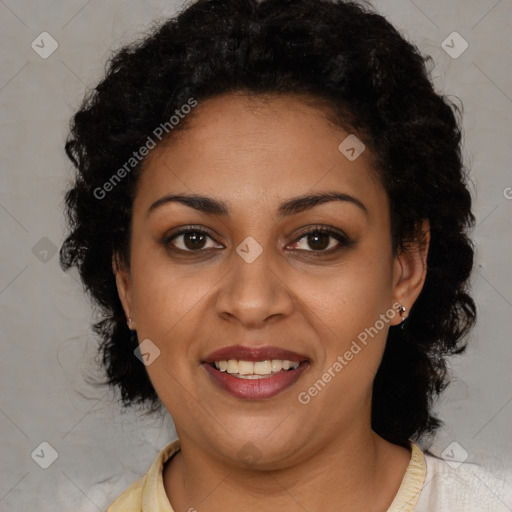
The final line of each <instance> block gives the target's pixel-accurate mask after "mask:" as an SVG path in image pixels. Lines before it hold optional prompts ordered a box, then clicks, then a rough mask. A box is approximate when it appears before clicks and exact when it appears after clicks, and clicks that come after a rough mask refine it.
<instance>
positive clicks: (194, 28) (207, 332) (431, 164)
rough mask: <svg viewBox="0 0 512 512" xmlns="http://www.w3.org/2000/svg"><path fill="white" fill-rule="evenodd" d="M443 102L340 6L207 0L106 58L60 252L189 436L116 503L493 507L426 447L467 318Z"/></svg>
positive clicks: (134, 378)
mask: <svg viewBox="0 0 512 512" xmlns="http://www.w3.org/2000/svg"><path fill="white" fill-rule="evenodd" d="M456 114H457V108H456V107H455V106H454V105H452V104H451V103H449V102H448V101H447V100H446V98H444V97H443V96H441V95H438V94H436V93H435V91H434V90H433V87H432V84H431V81H430V79H429V76H428V73H427V71H426V68H425V59H424V58H423V57H422V56H421V55H420V53H419V51H418V50H417V49H416V48H415V47H414V46H412V45H411V44H410V43H408V42H406V41H405V40H404V39H403V38H402V37H401V36H400V35H399V34H398V32H397V31H396V30H395V29H394V28H393V27H392V26H391V25H390V24H389V23H388V22H387V21H386V20H385V19H384V18H383V17H382V16H379V15H377V14H375V13H374V12H372V10H371V9H370V8H368V7H363V6H361V5H358V4H356V3H353V2H344V1H328V0H298V1H294V2H291V1H289V0H263V1H261V2H259V1H256V0H200V1H197V2H195V3H193V4H191V5H190V6H188V7H187V8H186V9H184V10H183V11H182V12H181V13H180V14H179V15H178V16H177V17H176V18H174V19H171V20H167V21H166V22H165V23H163V24H162V25H161V26H160V27H157V28H156V29H155V30H154V31H153V32H152V34H150V35H148V36H147V37H145V38H144V39H143V40H141V41H140V42H137V43H134V44H132V45H131V46H128V47H125V48H123V49H121V50H120V51H119V52H118V53H117V54H116V55H115V56H114V57H113V59H112V61H111V63H110V67H109V69H108V71H107V74H106V76H105V78H104V79H103V80H102V81H101V83H100V84H99V85H98V86H97V87H96V89H95V90H94V91H93V92H92V94H91V95H90V96H89V97H88V98H87V99H86V100H85V102H84V104H83V106H82V108H81V109H80V110H79V111H78V112H77V113H76V115H75V116H74V118H73V124H72V130H71V134H70V136H69V139H68V141H67V144H66V151H67V154H68V156H69V157H70V159H71V160H72V162H73V163H74V165H75V166H76V168H77V170H78V172H77V175H76V181H75V183H74V185H73V187H72V188H71V189H70V190H69V192H68V194H67V196H66V202H67V213H68V218H69V223H70V227H71V231H70V234H69V236H68V238H67V239H66V241H65V243H64V245H63V247H62V250H61V262H62V265H63V267H64V268H69V267H71V266H77V267H78V268H79V270H80V274H81V278H82V280H83V282H84V284H85V286H86V288H87V289H88V291H89V292H90V293H91V295H92V297H93V298H94V299H95V300H96V301H97V303H98V304H99V305H100V306H101V307H102V311H103V315H104V316H103V319H102V320H101V321H100V322H98V323H97V324H95V326H94V328H95V331H96V333H97V334H98V335H99V336H100V338H101V347H100V348H101V351H102V354H103V362H104V365H105V369H106V372H107V375H108V380H107V382H108V384H110V385H111V386H114V387H116V388H118V389H119V391H120V393H121V397H122V401H123V405H125V406H129V405H133V404H149V405H150V408H151V409H150V410H151V411H158V410H162V409H163V408H165V409H166V410H167V411H168V412H169V414H170V415H171V416H172V418H173V420H174V423H175V426H176V432H177V434H178V437H179V439H178V440H176V441H175V442H173V443H171V444H169V445H168V446H166V447H165V448H164V449H163V450H162V451H161V452H160V454H159V455H158V457H157V459H156V460H155V462H154V463H153V465H152V467H151V468H150V470H149V471H148V474H147V475H145V476H143V477H141V478H140V479H139V480H138V481H137V482H135V483H134V484H133V485H132V486H131V487H130V488H129V489H127V490H126V491H125V492H124V493H123V494H122V495H121V496H120V497H119V498H118V499H117V500H116V501H115V502H114V503H113V504H112V505H111V507H109V509H108V511H109V512H118V511H121V510H122V511H128V510H129V511H136V510H137V511H140V510H144V511H155V510H159V511H171V510H176V511H178V510H189V511H190V510H196V509H197V510H200V511H213V510H223V511H231V510H240V509H242V510H258V511H266V510H269V511H270V510H275V509H276V507H279V509H280V510H282V511H288V510H290V511H292V510H293V511H295V510H308V511H313V510H329V511H330V510H332V511H334V510H336V511H339V510H344V511H352V510H358V511H360V510H365V511H386V510H387V511H398V510H400V511H402V512H405V511H411V510H415V511H418V510H420V511H421V510H429V511H431V510H456V508H454V505H453V503H449V501H450V497H457V505H458V506H463V507H466V508H462V509H460V510H491V508H490V504H492V503H493V501H492V500H496V499H497V498H496V495H495V493H491V492H489V491H488V490H487V494H485V492H483V491H482V489H484V491H485V488H484V487H483V486H482V485H481V484H479V486H478V485H477V484H475V482H476V479H475V477H474V476H472V477H471V478H472V480H471V479H470V482H471V483H470V485H468V481H467V479H464V478H463V479H460V478H458V476H460V475H464V474H465V473H464V471H463V469H460V471H459V472H458V473H457V476H456V477H453V473H451V477H450V476H449V475H448V473H447V471H448V470H449V469H450V468H449V467H448V466H447V465H446V464H445V463H444V461H442V460H438V459H436V458H435V457H433V456H432V455H429V454H428V453H424V452H423V451H422V449H421V448H420V446H419V443H420V441H421V440H424V439H425V438H426V437H427V436H429V435H432V434H433V433H434V432H435V431H436V429H437V428H438V427H439V426H440V424H441V422H440V420H439V419H438V418H436V417H435V416H434V415H433V414H432V405H433V403H434V401H435V398H436V397H437V395H438V394H439V393H440V392H441V391H442V390H443V389H444V388H445V387H446V385H447V383H448V378H447V372H446V361H445V358H446V356H448V355H451V354H457V353H460V352H462V351H463V350H464V347H465V345H464V339H465V336H466V334H467V333H468V331H469V329H470V328H471V326H472V325H473V323H474V321H475V306H474V302H473V300H472V299H471V297H470V296H469V294H468V290H467V282H468V278H469V276H470V272H471V269H472V264H473V250H472V245H471V242H470V240H469V239H468V229H469V228H470V227H471V225H472V223H473V215H472V213H471V198H470V193H469V191H468V189H467V186H466V172H465V169H464V167H463V164H462V161H461V152H460V143H461V133H460V128H459V125H458V122H457V119H456ZM468 466H472V465H468ZM471 469H474V468H471ZM466 474H469V475H474V473H471V472H470V473H466ZM436 477H439V478H437V479H436ZM450 478H451V480H450ZM432 479H433V480H432ZM480 481H481V479H480ZM465 487H468V492H469V494H468V498H467V499H468V501H467V502H465V503H466V504H465V505H464V503H463V500H462V499H461V498H460V493H461V492H462V491H463V490H464V489H465ZM500 499H501V501H503V499H504V498H503V495H502V496H500ZM468 504H470V506H469V505H468ZM470 507H473V508H470Z"/></svg>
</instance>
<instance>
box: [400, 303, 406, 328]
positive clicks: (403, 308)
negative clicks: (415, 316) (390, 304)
mask: <svg viewBox="0 0 512 512" xmlns="http://www.w3.org/2000/svg"><path fill="white" fill-rule="evenodd" d="M398 312H399V313H400V317H401V318H402V321H401V322H400V327H401V328H402V329H403V328H404V322H405V320H406V319H407V317H408V315H406V314H405V313H406V312H407V308H406V307H405V306H403V305H402V304H399V306H398Z"/></svg>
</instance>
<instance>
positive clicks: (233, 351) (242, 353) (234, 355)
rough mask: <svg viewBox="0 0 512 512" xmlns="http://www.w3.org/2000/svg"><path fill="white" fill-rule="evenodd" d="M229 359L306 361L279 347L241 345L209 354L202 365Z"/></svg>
mask: <svg viewBox="0 0 512 512" xmlns="http://www.w3.org/2000/svg"><path fill="white" fill-rule="evenodd" d="M229 359H236V360H239V361H265V360H267V359H281V360H289V361H298V362H302V361H307V360H308V357H306V356H305V355H302V354H297V352H293V351H291V350H286V349H284V348H280V347H273V346H270V345H267V346H263V347H257V348H254V347H247V346H243V345H231V346H229V347H223V348H220V349H218V350H215V351H214V352H212V353H211V354H209V355H208V356H207V357H206V358H205V359H203V363H213V362H215V361H228V360H229Z"/></svg>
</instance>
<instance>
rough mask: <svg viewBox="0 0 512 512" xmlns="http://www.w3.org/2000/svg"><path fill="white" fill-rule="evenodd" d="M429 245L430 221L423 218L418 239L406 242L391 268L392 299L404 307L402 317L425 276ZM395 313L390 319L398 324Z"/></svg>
mask: <svg viewBox="0 0 512 512" xmlns="http://www.w3.org/2000/svg"><path fill="white" fill-rule="evenodd" d="M429 245H430V223H429V221H428V220H424V221H423V222H422V225H421V234H420V236H419V237H418V240H417V241H415V242H414V243H410V244H408V245H407V246H406V247H404V248H403V249H401V250H400V252H399V254H398V255H397V256H396V258H395V261H394V268H393V299H394V303H396V302H399V303H400V304H402V305H403V306H404V307H405V308H406V312H405V314H404V316H403V318H407V316H408V314H409V312H410V311H411V308H412V306H413V304H414V303H415V302H416V299H417V298H418V296H419V294H420V293H421V290H422V289H423V285H424V284H425V278H426V276H427V255H428V248H429ZM403 318H402V317H401V316H400V315H398V314H396V315H395V316H394V317H393V319H392V320H391V321H390V323H391V325H398V324H400V323H401V322H402V319H403Z"/></svg>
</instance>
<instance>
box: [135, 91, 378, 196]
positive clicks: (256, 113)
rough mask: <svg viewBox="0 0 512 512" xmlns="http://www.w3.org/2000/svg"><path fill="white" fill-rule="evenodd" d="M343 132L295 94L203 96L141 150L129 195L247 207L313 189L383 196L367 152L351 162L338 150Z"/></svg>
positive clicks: (316, 108)
mask: <svg viewBox="0 0 512 512" xmlns="http://www.w3.org/2000/svg"><path fill="white" fill-rule="evenodd" d="M349 135H350V134H349V132H348V131H346V130H344V129H343V128H341V127H339V126H338V125H335V124H333V123H332V122H331V121H330V120H329V118H328V115H327V112H326V111H325V109H322V108H321V107H320V106H317V105H315V104H312V103H311V102H310V101H307V100H306V101H305V100H304V98H301V97H296V96H283V95H279V96H276V95H274V96H269V95H267V96H248V95H245V94H225V95H221V96H217V97H214V98H210V99H207V100H205V101H203V102H199V104H198V105H197V106H196V107H195V108H194V109H193V111H192V112H191V113H190V114H188V117H186V118H185V120H184V124H183V125H182V126H181V127H180V129H178V130H176V131H174V132H171V133H170V136H169V137H168V138H167V139H164V141H163V142H162V143H161V144H160V145H159V146H157V148H155V149H154V150H153V151H152V152H151V153H150V154H149V156H148V157H147V159H146V161H145V162H144V166H143V171H142V174H141V177H140V180H139V185H138V194H137V198H138V201H139V202H147V201H150V200H151V199H153V200H154V199H156V198H158V197H159V196H162V195H164V194H165V193H168V192H169V191H174V192H176V191H179V192H188V193H190V192H192V193H198V194H204V195H211V196H215V197H219V198H220V197H222V198H223V199H225V200H227V201H228V202H229V200H230V199H231V198H232V199H233V200H235V199H237V200H238V201H240V202H241V203H245V205H246V206H249V205H252V204H254V205H257V204H258V201H262V200H263V201H268V200H269V198H271V197H288V196H290V197H291V196H294V195H299V194H305V193H307V192H309V191H311V190H313V189H315V188H321V189H338V190H340V191H342V192H344V193H351V194H353V195H356V196H357V195H359V196H366V197H367V198H368V200H369V201H375V200H379V199H380V201H381V202H382V200H384V201H385V200H386V197H382V194H384V189H383V187H382V186H381V184H380V181H379V180H378V178H377V176H376V173H375V171H374V169H373V167H372V164H371V158H370V156H371V155H369V151H368V150H367V149H365V150H364V151H363V152H362V153H361V154H360V156H359V157H358V158H356V159H355V160H353V161H351V160H349V159H348V158H347V157H346V156H345V154H344V153H342V152H341V151H340V149H339V146H340V144H341V143H343V141H345V139H346V138H347V137H348V136H349ZM352 137H353V135H352ZM379 196H381V197H380V198H379ZM136 200H137V199H136Z"/></svg>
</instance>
